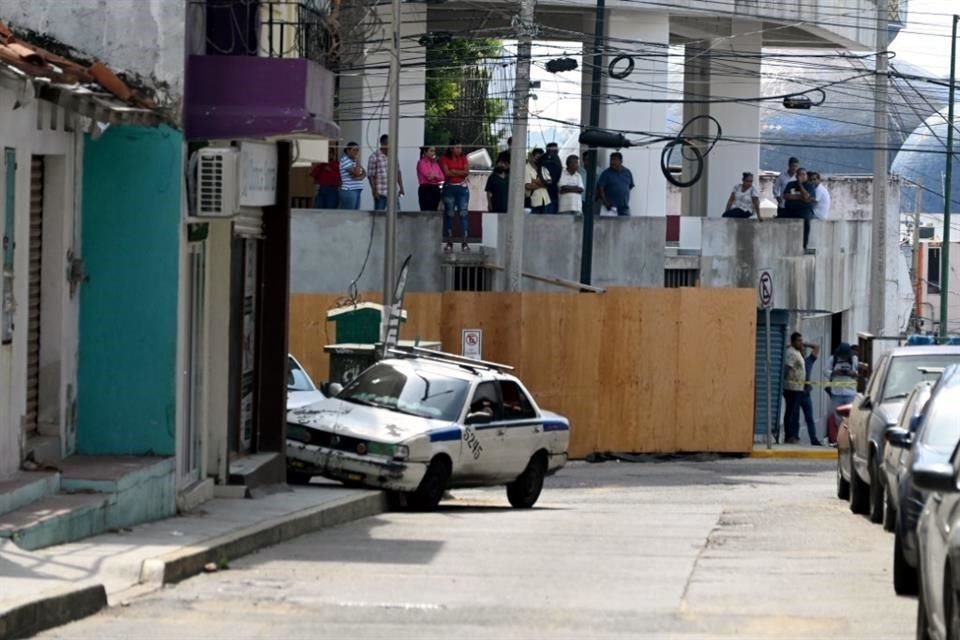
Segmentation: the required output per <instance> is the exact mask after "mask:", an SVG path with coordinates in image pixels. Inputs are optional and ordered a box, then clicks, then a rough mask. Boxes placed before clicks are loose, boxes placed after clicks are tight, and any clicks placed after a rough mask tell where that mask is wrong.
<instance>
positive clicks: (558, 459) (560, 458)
mask: <svg viewBox="0 0 960 640" xmlns="http://www.w3.org/2000/svg"><path fill="white" fill-rule="evenodd" d="M568 459H569V458H568V456H567V453H566V452H563V453H551V454H550V459H549V460H548V461H547V475H553V474H554V473H556V472H557V471H560V469H562V468H563V465H565V464H567V460H568Z"/></svg>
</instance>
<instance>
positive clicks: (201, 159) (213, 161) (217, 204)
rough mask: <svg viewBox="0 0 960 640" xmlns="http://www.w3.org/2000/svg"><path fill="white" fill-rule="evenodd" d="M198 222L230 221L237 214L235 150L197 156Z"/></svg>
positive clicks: (208, 150) (223, 150)
mask: <svg viewBox="0 0 960 640" xmlns="http://www.w3.org/2000/svg"><path fill="white" fill-rule="evenodd" d="M197 154H198V156H197V208H196V216H197V217H198V218H230V217H233V216H234V215H236V214H237V212H238V211H239V210H240V206H239V190H238V180H237V176H238V174H237V170H238V166H239V163H238V162H237V157H238V154H237V151H236V150H235V149H201V150H200V151H198V152H197Z"/></svg>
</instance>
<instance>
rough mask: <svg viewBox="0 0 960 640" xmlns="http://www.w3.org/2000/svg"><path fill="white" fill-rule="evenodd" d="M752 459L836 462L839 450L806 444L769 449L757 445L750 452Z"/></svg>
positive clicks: (775, 446)
mask: <svg viewBox="0 0 960 640" xmlns="http://www.w3.org/2000/svg"><path fill="white" fill-rule="evenodd" d="M750 457H751V458H788V459H794V460H798V459H799V460H836V458H837V448H836V447H833V446H828V445H824V446H822V447H812V446H810V445H809V444H807V443H805V442H800V443H798V444H774V445H773V447H772V448H770V449H767V445H766V444H765V443H762V444H761V443H755V444H754V445H753V451H751V452H750Z"/></svg>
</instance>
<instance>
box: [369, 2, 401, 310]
mask: <svg viewBox="0 0 960 640" xmlns="http://www.w3.org/2000/svg"><path fill="white" fill-rule="evenodd" d="M392 23H393V47H392V50H391V56H390V78H389V79H388V80H387V82H388V83H389V85H390V123H389V125H388V127H387V136H388V137H389V145H390V147H389V149H388V150H387V225H386V227H387V228H386V232H385V233H384V245H385V246H384V250H383V305H384V307H385V309H384V314H383V316H384V318H385V319H386V318H387V317H388V316H389V315H390V310H389V307H390V306H392V305H393V303H394V300H393V290H394V288H395V287H396V286H397V201H398V200H399V198H398V197H397V195H398V194H397V173H398V172H399V171H400V166H399V160H398V155H399V154H398V152H399V149H400V140H399V138H400V24H401V23H400V0H393V18H392ZM374 195H376V194H374Z"/></svg>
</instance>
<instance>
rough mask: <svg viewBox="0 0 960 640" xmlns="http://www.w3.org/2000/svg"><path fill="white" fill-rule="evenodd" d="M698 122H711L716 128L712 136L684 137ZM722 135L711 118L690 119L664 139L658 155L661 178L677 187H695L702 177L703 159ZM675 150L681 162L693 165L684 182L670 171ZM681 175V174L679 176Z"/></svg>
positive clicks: (716, 122) (717, 123) (718, 125)
mask: <svg viewBox="0 0 960 640" xmlns="http://www.w3.org/2000/svg"><path fill="white" fill-rule="evenodd" d="M700 121H710V122H713V124H715V125H716V126H717V130H716V132H715V133H713V134H712V135H708V134H706V133H703V134H700V135H693V136H688V135H686V132H687V130H688V129H690V128H691V127H692V126H693V125H694V124H696V123H698V122H700ZM707 126H709V125H707ZM722 133H723V128H722V127H721V126H720V122H718V121H717V119H716V118H714V117H713V116H711V115H706V114H704V115H700V116H697V117H695V118H691V119H690V120H688V121H687V122H686V124H684V125H683V128H682V129H680V132H679V133H677V135H676V136H674V137H673V138H667V139H665V140H666V141H667V144H665V145H664V147H663V151H662V152H661V153H660V171H661V172H662V173H663V177H664V178H666V179H667V182H669V183H670V184H672V185H674V186H677V187H692V186H693V185H695V184H696V183H697V181H698V180H700V177H701V176H702V175H703V165H704V159H705V158H706V157H707V156H708V155H710V152H711V151H713V148H714V147H715V146H716V144H717V142H718V141H719V140H720V136H721V134H722ZM661 140H663V139H661ZM677 149H679V150H680V157H681V159H682V160H686V161H688V162H691V163H693V173H692V175H691V176H690V177H689V178H688V179H686V180H682V179H681V178H678V177H676V176H674V175H673V172H671V171H670V166H671V165H670V161H671V160H672V159H673V154H674V152H675V151H676V150H677ZM682 175H683V174H682V173H681V176H682Z"/></svg>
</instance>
